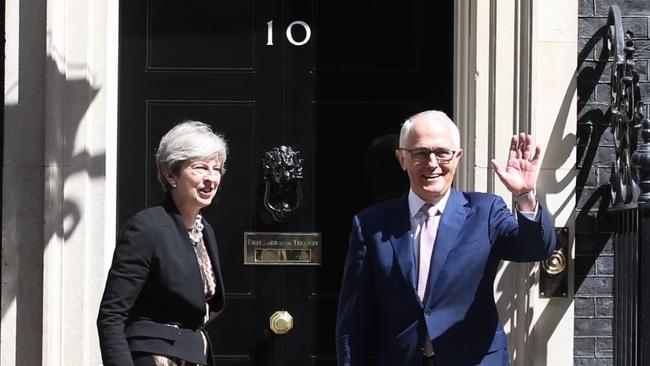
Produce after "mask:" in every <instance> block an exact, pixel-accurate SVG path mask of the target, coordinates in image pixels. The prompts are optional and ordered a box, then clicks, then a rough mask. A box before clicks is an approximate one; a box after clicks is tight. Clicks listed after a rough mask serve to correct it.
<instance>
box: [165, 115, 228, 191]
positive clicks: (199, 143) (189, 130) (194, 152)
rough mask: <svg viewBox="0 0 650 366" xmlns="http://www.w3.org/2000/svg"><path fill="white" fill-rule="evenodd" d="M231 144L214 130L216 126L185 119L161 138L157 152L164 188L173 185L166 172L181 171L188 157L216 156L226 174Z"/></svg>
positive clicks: (190, 158)
mask: <svg viewBox="0 0 650 366" xmlns="http://www.w3.org/2000/svg"><path fill="white" fill-rule="evenodd" d="M227 155H228V145H227V144H226V140H225V139H224V137H223V135H220V134H217V133H214V132H213V131H212V128H211V127H210V126H209V125H207V124H205V123H203V122H199V121H192V120H185V121H182V122H180V123H179V124H177V125H176V126H174V127H173V128H172V129H171V130H169V131H168V132H167V133H166V134H165V135H164V136H163V137H162V138H161V139H160V144H159V145H158V151H157V152H156V166H157V167H158V181H159V182H160V184H161V185H162V188H163V190H165V191H167V190H169V189H170V188H171V187H170V185H169V182H168V181H167V178H166V175H168V174H169V173H172V174H174V175H179V174H180V168H181V165H182V164H183V162H185V161H187V160H196V159H207V158H212V157H216V158H217V160H218V161H220V162H221V169H222V174H223V173H225V164H226V157H227Z"/></svg>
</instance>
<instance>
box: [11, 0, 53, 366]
mask: <svg viewBox="0 0 650 366" xmlns="http://www.w3.org/2000/svg"><path fill="white" fill-rule="evenodd" d="M5 6H6V9H5V11H6V13H5V27H6V28H5V32H6V39H7V42H6V44H5V52H6V59H5V64H4V65H5V85H4V93H5V94H4V95H5V105H4V141H3V148H4V156H3V162H2V164H3V168H2V174H3V177H2V182H3V187H2V305H1V308H2V325H1V326H0V364H2V365H3V366H4V365H40V364H41V337H40V335H41V333H42V320H43V318H42V294H43V231H44V229H43V118H44V114H45V107H44V105H45V103H44V102H45V100H44V93H43V85H44V82H45V69H44V66H45V64H44V60H45V4H43V3H42V2H39V1H26V0H7V1H6V2H5Z"/></svg>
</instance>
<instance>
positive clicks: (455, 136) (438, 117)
mask: <svg viewBox="0 0 650 366" xmlns="http://www.w3.org/2000/svg"><path fill="white" fill-rule="evenodd" d="M418 118H426V119H428V120H430V121H432V122H435V123H445V124H446V125H447V128H449V130H450V131H451V138H452V143H453V144H454V146H453V148H454V149H460V131H458V126H456V124H455V123H454V121H452V120H451V118H449V117H448V116H447V114H445V112H441V111H424V112H420V113H417V114H414V115H412V116H411V117H409V118H408V119H407V120H406V121H404V123H403V124H402V129H401V131H400V133H399V146H400V147H406V146H405V144H406V139H407V138H408V135H409V132H411V127H412V126H413V121H414V120H415V119H418Z"/></svg>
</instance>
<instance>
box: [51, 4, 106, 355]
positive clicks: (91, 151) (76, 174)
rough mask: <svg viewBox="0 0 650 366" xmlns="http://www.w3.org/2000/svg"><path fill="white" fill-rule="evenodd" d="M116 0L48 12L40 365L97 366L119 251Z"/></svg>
mask: <svg viewBox="0 0 650 366" xmlns="http://www.w3.org/2000/svg"><path fill="white" fill-rule="evenodd" d="M117 6H118V5H117V2H104V1H85V0H50V1H48V7H47V33H48V42H47V54H48V61H47V65H48V68H47V81H46V93H47V98H46V110H47V113H46V123H45V132H46V133H45V136H46V141H45V163H46V165H45V175H46V186H45V228H46V235H45V250H44V258H43V268H44V269H43V272H44V274H43V283H44V285H43V365H76V364H78V365H99V364H100V363H101V357H100V354H99V345H98V339H97V330H96V326H95V320H96V318H97V310H98V306H99V301H100V298H101V294H102V291H103V287H104V280H105V275H106V268H107V267H108V263H109V261H110V253H112V249H113V247H114V235H115V202H116V201H115V189H116V166H117V163H116V155H117V154H116V151H117V137H116V136H117V34H118V9H117Z"/></svg>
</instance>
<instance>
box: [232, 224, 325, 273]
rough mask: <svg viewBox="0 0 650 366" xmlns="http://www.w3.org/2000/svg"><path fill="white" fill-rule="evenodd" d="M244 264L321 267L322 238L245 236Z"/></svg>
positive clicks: (316, 235)
mask: <svg viewBox="0 0 650 366" xmlns="http://www.w3.org/2000/svg"><path fill="white" fill-rule="evenodd" d="M244 264H249V265H267V266H269V265H270V266H278V265H293V266H296V265H298V266H300V265H302V266H318V265H320V264H321V234H320V233H278V232H250V231H248V232H244Z"/></svg>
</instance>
